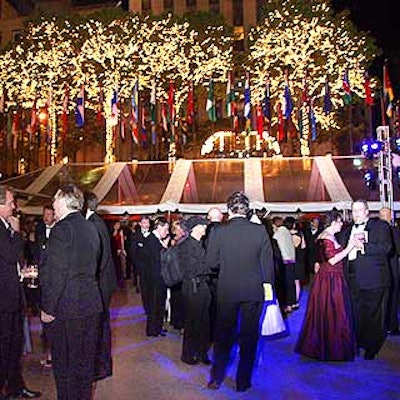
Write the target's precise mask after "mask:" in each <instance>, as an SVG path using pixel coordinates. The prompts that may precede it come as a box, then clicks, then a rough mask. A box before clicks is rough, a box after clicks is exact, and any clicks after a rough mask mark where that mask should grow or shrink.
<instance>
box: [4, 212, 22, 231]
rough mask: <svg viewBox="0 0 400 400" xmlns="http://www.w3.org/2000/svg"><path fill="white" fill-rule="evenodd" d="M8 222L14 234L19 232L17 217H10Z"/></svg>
mask: <svg viewBox="0 0 400 400" xmlns="http://www.w3.org/2000/svg"><path fill="white" fill-rule="evenodd" d="M7 222H8V223H9V224H10V226H11V229H12V230H13V231H14V232H19V219H18V218H17V217H14V216H12V217H10V218H8V220H7Z"/></svg>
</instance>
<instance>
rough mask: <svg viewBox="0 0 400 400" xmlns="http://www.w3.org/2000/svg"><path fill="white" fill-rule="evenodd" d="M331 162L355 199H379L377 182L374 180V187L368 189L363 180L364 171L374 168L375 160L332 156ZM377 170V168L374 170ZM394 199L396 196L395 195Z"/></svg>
mask: <svg viewBox="0 0 400 400" xmlns="http://www.w3.org/2000/svg"><path fill="white" fill-rule="evenodd" d="M333 162H334V163H335V166H336V168H337V170H338V171H339V175H340V176H341V178H342V179H343V182H344V184H345V186H346V187H347V190H348V191H349V193H350V196H351V197H352V198H353V199H354V200H356V199H364V200H367V201H379V183H378V179H377V180H376V189H375V190H370V189H368V187H367V186H366V185H365V182H364V172H365V170H367V169H370V168H374V167H375V166H377V165H375V164H376V162H377V160H375V161H373V160H365V159H364V158H362V157H360V158H354V159H353V158H334V159H333ZM376 171H377V170H376ZM395 199H396V197H395Z"/></svg>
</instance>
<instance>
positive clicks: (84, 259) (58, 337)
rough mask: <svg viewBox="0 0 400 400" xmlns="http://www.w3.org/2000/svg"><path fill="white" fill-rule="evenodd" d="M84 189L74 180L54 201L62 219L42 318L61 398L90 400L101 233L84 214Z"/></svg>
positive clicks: (46, 273)
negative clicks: (82, 211) (81, 189)
mask: <svg viewBox="0 0 400 400" xmlns="http://www.w3.org/2000/svg"><path fill="white" fill-rule="evenodd" d="M83 203H84V198H83V193H82V192H81V191H80V190H79V189H78V188H77V187H76V186H75V185H72V184H69V185H66V186H64V187H62V188H61V189H59V190H58V191H57V193H56V194H55V196H54V199H53V207H54V211H55V216H56V220H57V223H56V225H55V226H54V228H53V229H52V232H51V235H50V238H49V240H48V242H47V256H46V260H45V262H44V264H43V266H42V268H41V271H40V280H41V285H42V303H41V304H42V311H41V319H42V322H43V323H44V324H45V329H46V334H47V335H48V338H49V340H50V344H51V353H52V357H53V371H54V377H55V380H56V386H57V395H58V399H59V400H72V399H80V400H89V399H91V394H92V393H91V392H92V381H93V378H94V366H95V358H96V350H97V343H98V326H99V320H100V313H101V312H103V305H102V299H101V294H100V290H99V284H98V281H97V270H98V259H99V256H100V237H99V235H98V233H97V230H96V228H95V226H94V224H93V223H91V222H89V221H87V220H86V219H85V218H84V217H83V215H82V213H81V210H82V207H83Z"/></svg>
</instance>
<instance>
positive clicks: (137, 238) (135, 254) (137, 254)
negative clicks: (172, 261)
mask: <svg viewBox="0 0 400 400" xmlns="http://www.w3.org/2000/svg"><path fill="white" fill-rule="evenodd" d="M153 236H154V235H153ZM156 239H157V238H156ZM145 241H146V238H145V237H144V236H143V233H142V231H141V230H140V229H138V230H137V231H136V232H135V233H134V234H133V236H132V241H131V249H130V251H131V255H132V261H133V264H134V266H135V268H136V271H137V272H138V274H139V275H140V274H141V272H142V270H143V268H144V264H145V263H146V254H145V249H144V246H145ZM147 262H148V261H147Z"/></svg>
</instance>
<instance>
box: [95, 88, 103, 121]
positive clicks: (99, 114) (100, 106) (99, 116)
mask: <svg viewBox="0 0 400 400" xmlns="http://www.w3.org/2000/svg"><path fill="white" fill-rule="evenodd" d="M103 103H104V92H103V86H102V85H101V84H100V87H99V104H98V105H97V112H96V119H97V123H98V124H99V125H102V123H103Z"/></svg>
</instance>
